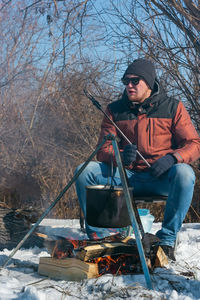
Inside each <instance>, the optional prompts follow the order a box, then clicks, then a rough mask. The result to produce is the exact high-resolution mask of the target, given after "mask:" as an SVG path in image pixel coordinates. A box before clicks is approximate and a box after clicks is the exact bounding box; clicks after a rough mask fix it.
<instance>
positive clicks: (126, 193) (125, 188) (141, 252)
mask: <svg viewBox="0 0 200 300" xmlns="http://www.w3.org/2000/svg"><path fill="white" fill-rule="evenodd" d="M112 144H113V148H114V151H115V157H116V161H117V165H118V168H119V174H120V177H121V182H122V187H123V191H124V196H125V199H126V204H127V208H128V213H129V217H130V220H131V224H132V227H133V230H134V234H135V238H136V244H137V248H138V252H139V255H140V260H141V264H142V268H143V272H144V276H145V280H146V284H147V287H148V288H149V289H152V284H151V277H150V274H149V269H148V266H147V263H146V258H145V254H144V249H143V245H142V241H141V237H140V231H139V227H138V223H137V220H136V216H135V212H134V209H133V205H132V201H131V196H130V192H129V189H128V183H127V181H126V176H125V172H124V169H123V165H122V161H121V156H120V152H119V148H118V145H117V141H116V139H115V137H113V140H112Z"/></svg>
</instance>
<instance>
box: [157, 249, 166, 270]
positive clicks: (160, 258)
mask: <svg viewBox="0 0 200 300" xmlns="http://www.w3.org/2000/svg"><path fill="white" fill-rule="evenodd" d="M167 264H168V258H167V256H166V254H165V252H164V251H163V249H162V248H161V247H160V246H158V248H157V251H156V256H155V262H154V268H159V267H160V268H163V267H164V266H166V265H167Z"/></svg>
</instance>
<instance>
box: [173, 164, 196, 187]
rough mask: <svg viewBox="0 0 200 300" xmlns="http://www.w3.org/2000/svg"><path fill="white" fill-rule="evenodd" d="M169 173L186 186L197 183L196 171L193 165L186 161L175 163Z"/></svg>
mask: <svg viewBox="0 0 200 300" xmlns="http://www.w3.org/2000/svg"><path fill="white" fill-rule="evenodd" d="M169 175H170V176H172V180H176V181H178V182H179V183H180V184H183V185H184V186H187V185H194V183H195V173H194V171H193V169H192V167H191V166H189V165H188V164H185V163H181V164H176V165H174V166H173V168H172V169H171V172H170V174H169Z"/></svg>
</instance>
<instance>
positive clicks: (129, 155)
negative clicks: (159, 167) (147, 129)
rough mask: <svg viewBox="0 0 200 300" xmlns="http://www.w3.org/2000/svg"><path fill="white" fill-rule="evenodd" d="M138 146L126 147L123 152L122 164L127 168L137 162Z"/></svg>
mask: <svg viewBox="0 0 200 300" xmlns="http://www.w3.org/2000/svg"><path fill="white" fill-rule="evenodd" d="M136 150H137V146H136V145H134V144H130V145H126V146H125V147H124V151H123V152H122V162H123V163H124V165H125V166H129V165H130V164H131V163H132V162H133V161H135V160H136V156H137V152H136Z"/></svg>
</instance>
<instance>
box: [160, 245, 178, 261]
mask: <svg viewBox="0 0 200 300" xmlns="http://www.w3.org/2000/svg"><path fill="white" fill-rule="evenodd" d="M160 247H161V248H162V249H163V251H164V252H165V254H166V255H167V257H168V258H169V259H171V260H173V261H176V258H175V251H174V247H172V246H168V245H160Z"/></svg>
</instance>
